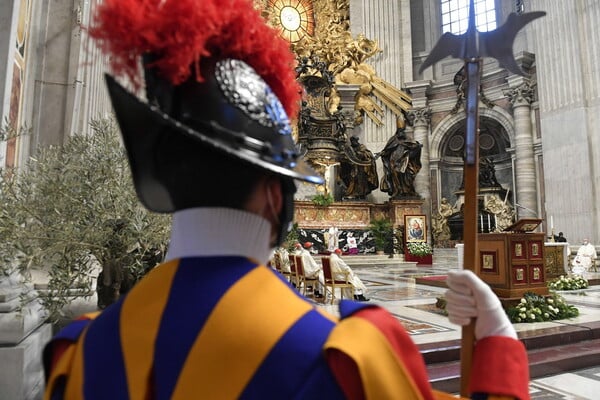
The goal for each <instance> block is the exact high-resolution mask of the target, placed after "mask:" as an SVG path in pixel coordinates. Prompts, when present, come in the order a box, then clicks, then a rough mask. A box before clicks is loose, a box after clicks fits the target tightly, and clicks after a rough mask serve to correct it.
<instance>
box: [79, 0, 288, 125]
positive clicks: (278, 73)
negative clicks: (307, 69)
mask: <svg viewBox="0 0 600 400" xmlns="http://www.w3.org/2000/svg"><path fill="white" fill-rule="evenodd" d="M90 35H91V36H92V37H93V38H95V39H96V40H97V42H98V45H99V47H100V49H101V50H102V51H103V52H104V53H106V54H108V55H110V63H111V67H112V69H113V72H114V73H115V74H116V75H125V76H127V77H128V78H129V79H131V81H132V82H133V83H134V85H136V86H137V87H139V86H140V84H141V81H142V79H141V77H140V76H139V60H140V56H141V55H142V54H147V53H151V54H152V55H153V56H154V57H155V58H154V61H153V63H152V65H151V66H152V67H154V68H156V69H157V70H158V71H159V73H160V75H161V77H162V78H163V79H166V80H168V81H169V82H171V83H172V84H173V85H178V84H180V83H182V82H184V81H185V80H187V79H188V78H189V76H190V74H191V72H192V71H195V72H196V76H197V79H198V80H199V81H201V80H202V79H203V78H202V76H200V74H199V71H200V68H199V66H200V64H201V63H202V61H203V60H205V59H207V58H213V59H223V58H234V59H238V60H242V61H244V62H246V63H247V64H249V65H251V66H252V67H253V68H254V69H255V70H256V72H257V73H258V74H259V75H260V76H261V77H262V78H263V79H264V80H265V82H267V84H268V85H269V86H270V87H271V89H272V90H273V92H274V93H275V94H276V95H277V97H278V98H279V100H280V101H281V103H282V104H283V107H284V108H285V110H286V112H287V113H288V116H289V117H290V118H294V117H296V113H297V111H298V107H299V101H300V86H299V84H298V83H297V82H296V79H295V72H294V65H295V58H294V55H293V54H292V52H291V50H290V48H289V44H288V43H287V42H286V41H285V40H283V39H282V38H281V37H280V36H279V35H278V34H277V32H276V31H275V30H274V29H273V28H271V27H269V26H268V25H267V24H266V22H265V20H264V18H263V17H261V15H260V13H259V12H258V10H256V9H254V6H253V4H252V1H251V0H105V1H104V3H103V4H101V5H99V6H98V8H97V9H96V14H95V22H94V23H93V25H92V27H91V28H90ZM192 68H193V69H192Z"/></svg>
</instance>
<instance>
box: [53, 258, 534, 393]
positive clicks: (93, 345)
mask: <svg viewBox="0 0 600 400" xmlns="http://www.w3.org/2000/svg"><path fill="white" fill-rule="evenodd" d="M257 288H260V289H257ZM340 314H341V319H340V320H338V319H337V318H335V317H333V316H331V315H328V314H327V313H325V312H323V311H322V310H320V309H319V308H317V307H315V306H313V305H312V304H311V303H309V302H308V301H306V300H305V299H303V298H302V297H301V296H299V295H298V294H297V293H296V292H295V291H294V290H293V289H291V288H290V287H289V286H288V284H287V283H286V282H284V280H283V279H281V277H280V276H279V275H278V274H276V273H275V272H273V271H272V270H271V269H269V268H267V267H264V266H260V265H257V264H256V263H254V262H252V261H250V260H249V259H247V258H243V257H196V258H184V259H178V260H173V261H170V262H167V263H165V264H162V265H161V266H159V267H157V268H156V269H154V270H153V271H152V272H151V273H150V274H149V275H148V276H147V277H146V278H145V279H143V280H142V281H141V282H140V283H139V284H138V285H137V286H136V287H135V288H134V289H133V290H132V291H131V292H130V293H129V294H128V295H127V296H125V297H123V298H121V299H120V300H119V301H118V302H117V303H115V304H114V305H112V306H111V307H109V308H107V309H106V310H104V312H102V313H101V314H99V315H97V316H96V317H95V318H93V319H83V320H78V321H75V322H73V323H72V324H71V325H69V326H68V327H66V328H65V329H64V330H63V331H62V332H60V333H59V334H58V335H57V336H56V337H55V338H54V339H53V341H52V342H51V343H50V344H49V345H48V346H47V348H46V351H45V365H46V369H47V376H48V382H47V390H46V399H55V398H56V399H61V398H66V399H81V398H85V399H140V400H141V399H152V398H157V399H190V398H203V399H217V398H218V399H221V398H224V399H231V398H241V399H244V398H247V399H265V398H273V399H275V398H277V399H291V398H310V399H317V398H327V399H336V398H372V399H384V398H402V399H410V398H414V399H433V398H435V397H438V398H440V397H443V396H444V394H441V393H434V392H432V391H431V388H430V385H429V382H428V379H427V374H426V371H425V366H424V364H423V360H422V357H421V356H420V353H419V352H418V349H417V348H416V346H415V345H414V344H413V343H412V341H411V339H410V337H409V336H408V334H407V333H406V332H405V331H404V330H403V329H402V328H401V326H400V324H398V323H397V321H396V320H395V319H394V318H393V317H392V316H391V315H390V314H388V313H387V312H386V311H384V310H383V309H381V308H379V307H377V306H373V305H367V304H364V303H355V302H349V301H343V302H342V303H341V305H340ZM490 339H498V340H496V341H493V343H490V344H488V345H487V347H488V350H487V353H486V354H485V357H479V358H480V361H479V362H482V363H484V364H482V365H485V366H486V368H477V364H475V366H474V368H473V370H474V371H475V373H476V374H477V372H476V371H477V370H478V369H481V370H485V371H486V376H487V377H488V378H489V375H490V374H492V375H493V376H492V378H493V379H499V378H497V377H496V375H498V376H501V375H502V374H506V376H504V377H502V381H501V382H495V383H494V382H492V383H493V385H492V386H490V385H487V386H486V385H485V384H483V386H481V384H480V386H481V387H479V388H477V387H476V388H475V389H474V390H475V391H486V390H487V389H488V388H491V389H494V390H497V389H496V388H500V390H501V391H500V392H498V391H492V392H493V393H505V394H513V395H518V394H521V393H522V388H521V386H523V385H522V383H523V382H522V381H523V379H519V377H518V375H519V374H523V371H524V375H525V376H526V377H527V376H528V374H527V360H526V356H524V349H523V348H522V345H521V344H520V342H518V341H515V340H512V339H507V338H490ZM484 340H485V339H484ZM480 342H483V341H480ZM518 346H521V347H520V348H519V347H518ZM479 347H480V344H478V346H477V348H476V351H475V362H476V363H477V362H478V361H477V360H478V356H477V354H478V350H477V349H478V348H479ZM509 351H510V352H511V353H512V354H513V356H512V360H509V358H511V357H506V355H507V353H508V352H509ZM519 351H520V352H521V353H522V354H521V353H519ZM490 352H491V353H493V354H492V356H493V357H492V358H493V359H494V361H493V362H494V363H498V365H499V368H498V370H499V373H498V374H495V373H493V372H490V359H489V357H490ZM479 353H480V352H479ZM520 356H522V357H521V358H520ZM494 357H495V358H494ZM523 357H525V358H523ZM523 360H524V365H523ZM503 364H504V366H503ZM494 365H495V364H494ZM482 376H483V375H482ZM476 379H477V378H475V379H472V380H476ZM484 381H489V379H484ZM524 387H525V390H526V388H527V378H525V385H524ZM481 389H484V390H481ZM400 394H401V395H400Z"/></svg>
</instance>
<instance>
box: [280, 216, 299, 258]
mask: <svg viewBox="0 0 600 400" xmlns="http://www.w3.org/2000/svg"><path fill="white" fill-rule="evenodd" d="M298 238H299V235H298V223H297V222H294V225H293V226H292V230H291V231H290V232H289V233H288V235H287V236H286V238H285V241H284V242H283V247H285V248H286V249H287V250H288V251H290V252H291V251H294V250H295V247H294V246H295V245H296V243H298Z"/></svg>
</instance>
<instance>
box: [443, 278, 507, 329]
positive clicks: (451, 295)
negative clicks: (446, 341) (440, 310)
mask: <svg viewBox="0 0 600 400" xmlns="http://www.w3.org/2000/svg"><path fill="white" fill-rule="evenodd" d="M446 284H447V285H448V287H449V290H448V291H447V292H446V294H445V299H446V311H447V312H448V318H449V319H450V322H452V323H455V324H457V325H468V324H469V322H470V321H471V318H476V321H475V338H476V339H483V338H484V337H488V336H508V337H511V338H513V339H517V332H516V331H515V328H513V326H512V324H511V323H510V320H509V319H508V316H507V315H506V313H505V312H504V309H503V308H502V304H501V303H500V300H499V299H498V297H497V296H496V295H495V294H494V292H492V289H491V288H490V287H489V286H488V284H487V283H485V282H483V281H482V280H481V279H479V278H478V277H477V275H475V274H474V273H473V271H469V270H461V271H448V278H447V279H446Z"/></svg>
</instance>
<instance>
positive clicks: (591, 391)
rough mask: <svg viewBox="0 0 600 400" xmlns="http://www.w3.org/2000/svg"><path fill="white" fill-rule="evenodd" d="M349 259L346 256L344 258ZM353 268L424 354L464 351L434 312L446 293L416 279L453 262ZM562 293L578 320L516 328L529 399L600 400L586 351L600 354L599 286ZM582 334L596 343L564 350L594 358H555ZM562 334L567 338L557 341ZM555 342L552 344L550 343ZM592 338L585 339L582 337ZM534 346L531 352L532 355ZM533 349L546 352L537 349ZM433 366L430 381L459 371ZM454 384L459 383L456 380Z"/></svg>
mask: <svg viewBox="0 0 600 400" xmlns="http://www.w3.org/2000/svg"><path fill="white" fill-rule="evenodd" d="M350 257H351V256H346V257H345V259H349V258H350ZM349 261H352V260H349ZM349 264H351V267H352V269H353V270H354V271H355V273H356V274H357V275H358V276H359V277H360V278H361V279H362V280H363V282H364V283H365V285H366V286H367V288H368V293H367V297H369V298H370V299H371V302H373V303H376V304H379V305H381V306H383V307H385V308H386V309H387V310H389V311H390V312H391V313H392V314H393V315H395V316H396V317H397V318H398V320H399V321H400V322H401V323H402V324H403V325H404V326H405V327H406V329H407V330H408V331H409V332H410V334H411V336H412V338H413V340H414V341H415V343H417V345H419V347H420V348H421V350H422V351H423V352H425V353H426V352H429V351H433V350H434V349H436V348H441V347H448V346H455V347H457V348H458V347H459V346H460V334H461V329H460V327H458V326H456V325H453V324H451V323H449V322H448V319H447V318H446V317H445V316H444V315H442V314H441V313H440V312H439V310H438V309H437V308H436V307H435V303H436V298H437V297H439V296H441V295H443V293H444V292H445V290H446V289H445V288H443V287H439V286H431V285H424V284H419V283H417V282H416V281H417V279H416V278H417V277H422V276H441V275H444V274H445V273H446V272H447V271H448V270H449V269H452V268H456V266H454V265H448V264H452V262H449V263H443V262H442V263H441V264H439V263H436V264H434V265H427V266H418V267H417V266H415V265H414V264H412V265H411V264H404V263H400V262H397V263H394V262H393V261H391V260H386V263H385V264H377V262H376V261H371V262H369V263H368V264H361V263H356V262H349ZM590 278H591V279H597V278H600V273H592V274H590ZM419 281H421V280H419ZM560 294H561V295H562V296H563V297H564V298H565V299H566V300H567V302H568V303H569V304H573V305H575V306H576V307H577V308H578V309H579V311H580V315H579V316H578V317H576V318H573V319H569V320H561V321H554V322H544V323H533V324H531V323H522V324H515V328H516V330H517V332H518V334H519V337H520V338H521V339H523V340H524V341H525V342H526V346H527V348H528V351H529V352H530V370H531V372H532V381H531V386H530V392H531V396H532V398H533V399H599V398H600V395H599V394H598V393H600V354H598V353H596V350H594V353H593V354H590V352H589V349H587V347H586V346H592V347H593V348H594V349H597V350H600V341H599V340H600V336H597V335H598V334H599V333H600V285H598V286H590V287H589V288H587V289H585V290H579V291H568V292H560ZM316 303H317V304H319V306H320V307H323V308H325V309H327V310H328V311H330V312H332V313H336V309H335V305H334V306H332V305H329V304H325V303H324V302H323V301H322V300H318V301H316ZM581 331H584V332H590V331H593V332H594V333H593V334H592V335H591V337H592V338H593V339H597V340H592V341H588V340H583V339H582V340H581V341H579V340H574V341H573V344H572V345H571V346H574V348H576V349H575V350H573V348H568V349H565V350H564V351H567V352H571V351H573V352H575V351H581V352H582V354H584V355H586V354H587V355H590V356H591V357H593V358H591V359H588V360H584V357H573V358H575V359H577V360H579V362H578V361H573V360H570V361H565V360H564V359H562V358H561V359H558V358H556V359H555V358H553V357H555V356H556V353H557V352H560V351H559V349H561V348H560V347H555V346H559V345H561V344H563V342H562V340H564V338H565V337H570V336H573V335H577V334H578V333H577V332H579V333H581ZM559 332H562V333H563V334H566V335H569V336H564V335H563V336H556V334H558V333H559ZM553 335H554V336H553ZM551 337H554V339H549V338H551ZM589 337H590V336H585V335H584V336H583V337H582V338H589ZM527 340H528V341H527ZM544 340H546V341H548V340H555V341H557V343H546V344H542V345H539V346H534V345H532V344H533V343H534V341H537V342H540V341H544ZM530 345H531V347H532V350H529V349H530ZM545 346H547V347H545ZM535 347H544V348H542V349H539V348H538V349H534V348H535ZM427 360H428V357H426V361H427ZM584 361H585V362H584ZM431 364H432V365H429V362H428V366H429V368H428V369H429V372H430V377H432V379H434V378H436V377H439V376H441V375H444V374H455V372H456V369H457V368H458V367H457V365H455V366H454V370H453V371H448V370H447V367H446V365H447V364H446V363H441V364H440V365H443V367H441V368H438V367H437V366H436V365H433V364H434V362H432V363H431ZM455 364H457V363H455ZM542 364H543V365H542ZM444 369H446V371H444ZM438 375H439V376H438ZM454 383H455V384H456V380H455V382H454ZM455 384H454V386H456V385H455ZM452 387H453V385H450V386H448V387H445V386H443V385H442V386H441V387H440V388H443V389H446V390H448V388H452ZM450 391H452V390H451V389H450Z"/></svg>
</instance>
